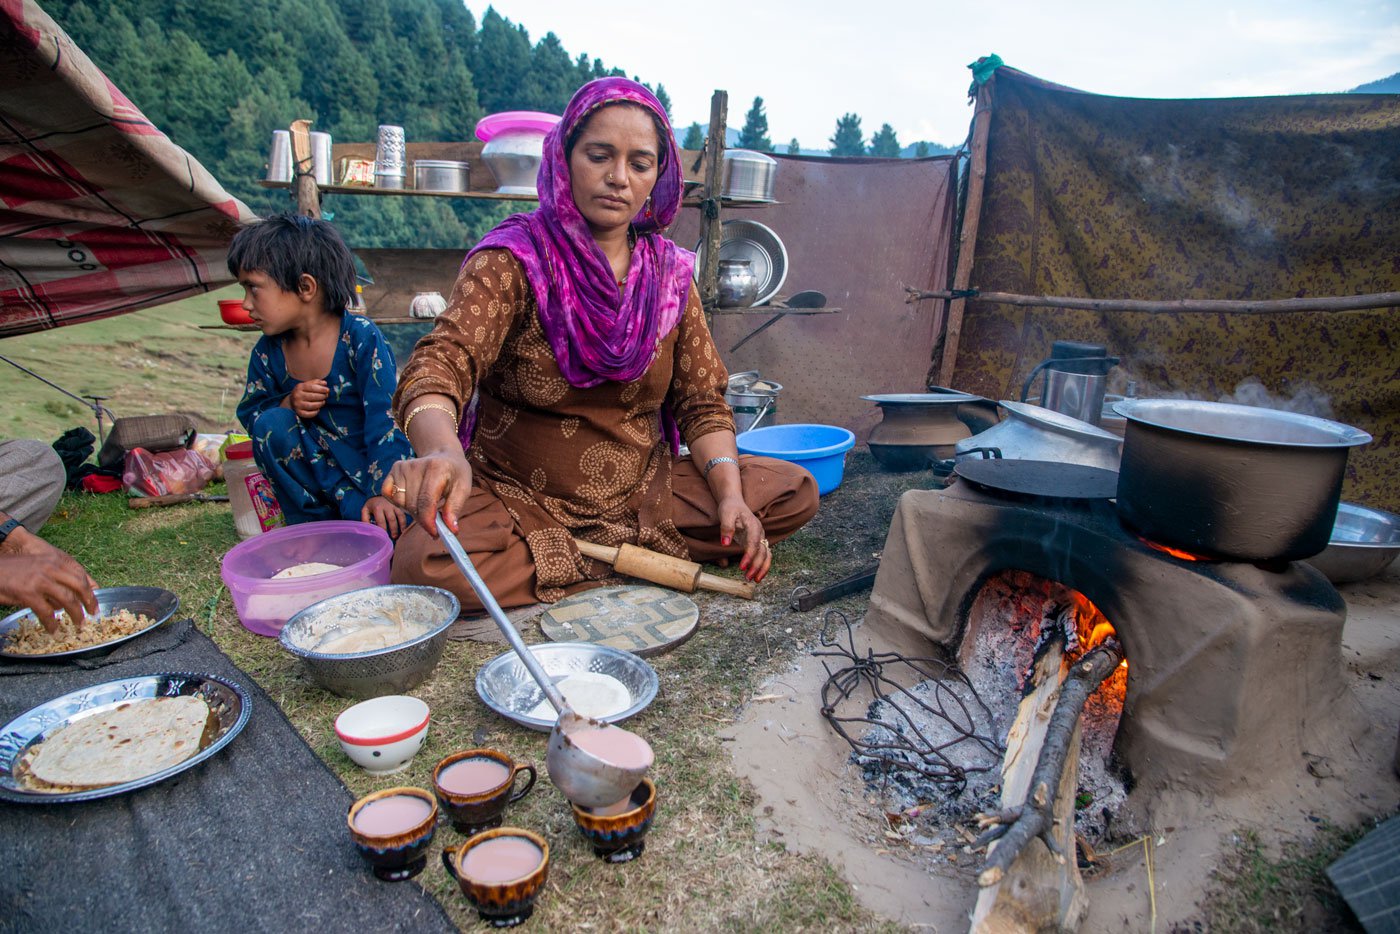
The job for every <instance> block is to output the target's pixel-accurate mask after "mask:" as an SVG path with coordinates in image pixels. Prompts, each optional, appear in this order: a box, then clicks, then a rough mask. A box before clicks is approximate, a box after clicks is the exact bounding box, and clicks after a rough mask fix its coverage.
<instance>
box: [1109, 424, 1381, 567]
mask: <svg viewBox="0 0 1400 934" xmlns="http://www.w3.org/2000/svg"><path fill="white" fill-rule="evenodd" d="M1114 410H1115V411H1117V412H1118V414H1120V415H1122V416H1123V417H1124V418H1125V419H1127V428H1126V431H1125V433H1124V438H1123V462H1122V466H1121V467H1120V469H1119V474H1118V516H1119V518H1120V519H1121V520H1122V521H1123V523H1124V524H1125V525H1127V526H1128V527H1130V528H1131V529H1133V530H1134V531H1136V532H1138V533H1139V534H1141V535H1142V536H1143V537H1145V538H1147V539H1149V540H1151V541H1153V542H1156V543H1158V544H1161V545H1168V546H1171V547H1173V548H1178V549H1182V550H1185V551H1188V552H1190V553H1191V554H1193V555H1199V556H1203V557H1208V558H1218V559H1226V560H1232V561H1254V562H1266V561H1295V560H1299V559H1302V558H1309V557H1312V556H1313V555H1315V554H1317V553H1318V552H1320V551H1322V549H1323V548H1325V547H1327V542H1328V539H1329V538H1330V537H1331V534H1332V525H1333V522H1334V521H1335V520H1336V516H1337V504H1338V502H1339V501H1340V499H1341V491H1342V475H1343V473H1344V472H1345V470H1346V464H1347V454H1348V452H1349V451H1350V450H1351V449H1352V448H1354V447H1357V446H1359V445H1363V444H1367V443H1369V442H1370V440H1371V436H1370V435H1369V434H1367V433H1366V432H1364V431H1361V430H1360V429H1358V428H1353V427H1351V426H1350V425H1343V424H1340V423H1338V422H1333V421H1328V420H1327V419H1323V418H1314V417H1312V416H1310V415H1299V414H1297V413H1294V412H1283V411H1279V410H1276V409H1264V408H1258V407H1256V406H1248V405H1233V404H1229V403H1223V402H1193V401H1189V400H1184V399H1137V400H1130V401H1125V402H1120V403H1118V404H1117V405H1115V406H1114Z"/></svg>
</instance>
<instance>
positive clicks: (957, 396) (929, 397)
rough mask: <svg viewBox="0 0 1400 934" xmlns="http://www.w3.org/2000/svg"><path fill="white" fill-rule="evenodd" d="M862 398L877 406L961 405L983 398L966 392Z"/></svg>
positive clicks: (894, 394) (902, 394) (883, 395)
mask: <svg viewBox="0 0 1400 934" xmlns="http://www.w3.org/2000/svg"><path fill="white" fill-rule="evenodd" d="M861 398H862V399H865V400H867V401H869V402H873V403H875V404H876V405H961V404H962V403H964V402H976V401H977V400H978V399H980V398H981V396H974V395H972V394H971V393H966V392H891V393H882V394H878V395H872V396H861Z"/></svg>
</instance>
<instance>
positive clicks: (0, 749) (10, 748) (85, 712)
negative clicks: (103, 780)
mask: <svg viewBox="0 0 1400 934" xmlns="http://www.w3.org/2000/svg"><path fill="white" fill-rule="evenodd" d="M186 694H194V695H199V696H201V697H202V698H203V699H204V702H205V703H207V704H208V705H209V708H210V709H211V710H213V711H214V714H215V716H216V717H218V720H219V729H218V731H217V733H216V734H215V736H214V739H213V741H212V742H210V744H209V745H208V746H205V747H204V748H203V749H201V750H200V751H199V752H197V753H195V754H194V755H193V756H190V757H189V758H188V759H186V760H185V761H183V762H180V763H177V764H175V765H172V766H171V767H170V768H168V769H162V770H161V771H159V772H154V773H152V774H150V775H146V776H143V777H141V778H138V779H133V780H132V781H129V782H121V783H120V784H116V785H104V786H103V787H101V788H87V789H84V790H82V791H62V792H44V791H34V790H31V789H28V788H25V787H23V786H22V785H21V784H20V782H19V779H18V778H17V777H16V776H15V770H16V768H17V767H18V766H19V763H20V759H22V758H23V756H24V754H25V753H26V752H28V751H29V748H30V747H31V746H33V745H35V744H36V743H41V742H43V741H44V740H45V739H47V738H49V737H50V736H52V735H53V734H54V733H57V732H58V731H59V730H61V729H63V728H64V727H66V726H68V725H69V724H70V723H74V722H76V721H78V720H81V719H83V718H84V717H90V716H93V715H94V714H98V713H102V712H105V711H107V710H111V709H112V708H114V707H116V706H118V705H120V704H128V703H131V702H132V701H139V700H142V699H146V698H156V697H178V696H181V695H186ZM252 710H253V704H252V700H251V699H250V698H249V697H248V692H247V691H245V690H244V689H243V688H242V687H241V686H239V685H237V684H234V683H233V682H232V681H225V680H224V679H222V678H217V677H215V676H213V675H203V674H190V673H188V672H170V673H164V674H155V675H142V676H140V677H136V678H122V679H120V680H117V681H108V682H106V683H105V684H99V685H96V686H94V687H88V688H83V689H81V690H78V691H73V692H72V693H71V694H65V695H63V696H62V697H58V698H55V699H54V700H51V701H49V702H48V703H45V704H40V705H39V706H37V707H32V708H30V709H29V710H27V711H25V712H24V713H22V714H20V715H19V716H18V717H15V718H14V719H13V720H11V721H10V722H9V723H7V724H5V725H4V726H3V727H0V798H3V799H4V800H6V801H14V802H18V803H21V804H56V803H62V802H69V801H91V800H93V799H95V798H107V797H110V796H112V795H119V794H124V793H125V792H128V791H134V790H135V789H137V788H144V787H146V786H147V785H154V784H156V783H157V782H163V781H165V780H166V779H167V778H170V777H172V776H174V775H178V774H180V773H181V772H183V771H185V770H186V769H190V768H193V767H194V766H196V765H198V764H199V763H201V762H203V761H204V760H205V759H208V758H209V757H210V756H212V755H214V754H215V753H217V752H218V751H219V750H220V749H223V748H224V747H225V746H227V745H228V744H229V743H231V742H232V741H233V738H234V737H235V736H237V735H238V734H239V732H241V731H242V729H243V727H244V726H245V725H246V724H247V723H248V717H249V716H250V715H251V714H252Z"/></svg>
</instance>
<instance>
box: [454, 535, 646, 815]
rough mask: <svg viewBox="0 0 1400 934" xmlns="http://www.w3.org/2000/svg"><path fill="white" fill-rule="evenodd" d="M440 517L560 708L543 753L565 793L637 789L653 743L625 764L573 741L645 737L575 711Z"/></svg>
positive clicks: (592, 802) (602, 799) (617, 795)
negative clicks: (603, 735) (600, 734)
mask: <svg viewBox="0 0 1400 934" xmlns="http://www.w3.org/2000/svg"><path fill="white" fill-rule="evenodd" d="M436 521H437V531H438V536H439V537H440V538H441V539H442V543H443V544H444V545H445V546H447V553H448V554H450V555H451V556H452V561H453V562H454V563H455V564H456V565H457V569H458V570H460V571H461V572H462V576H463V577H465V578H466V579H467V583H469V584H471V585H472V590H474V591H475V592H476V596H477V599H478V600H480V601H481V605H482V606H483V607H485V609H486V612H487V613H489V614H490V615H491V619H492V620H493V621H494V622H495V623H496V626H497V627H498V628H499V629H500V630H501V634H502V635H504V636H505V637H506V641H507V642H509V643H510V647H511V648H512V649H514V650H515V654H516V655H519V656H520V660H521V661H522V662H524V663H525V670H526V671H528V672H529V673H530V677H532V678H534V679H535V681H536V682H537V683H538V684H539V686H540V688H541V689H543V690H544V696H545V697H547V698H549V702H550V703H551V704H553V705H554V709H555V710H556V711H558V713H559V717H558V719H557V720H556V721H555V723H554V728H553V729H552V730H550V731H549V748H548V752H547V753H546V755H545V767H546V768H547V769H548V770H549V780H550V781H552V782H553V783H554V784H555V786H556V787H557V788H558V789H559V790H560V791H562V792H563V793H564V797H565V798H568V799H569V800H570V801H571V802H573V803H574V804H577V805H578V806H580V807H585V808H600V807H606V806H607V805H610V804H616V803H617V802H619V801H621V800H623V799H624V798H626V797H627V796H628V795H630V794H631V793H632V791H633V789H635V788H636V787H637V786H638V785H640V784H641V782H642V777H643V776H644V775H646V772H647V769H648V768H650V767H651V763H652V757H651V755H650V752H651V750H650V747H648V749H647V752H648V755H647V761H646V763H645V764H643V765H640V766H634V767H631V768H625V767H623V766H619V765H615V764H613V763H611V762H608V761H607V760H605V759H600V758H599V757H598V756H596V755H594V754H593V753H591V752H589V751H587V750H586V749H583V748H581V747H580V746H579V745H578V744H577V743H575V742H574V741H573V739H572V738H571V736H572V734H575V733H578V732H580V731H582V730H590V729H596V730H617V731H618V732H619V733H626V734H627V735H628V736H631V737H634V738H635V739H636V740H637V741H638V742H640V743H642V744H643V745H645V740H642V739H641V737H638V736H636V734H633V733H631V732H630V731H628V730H624V729H622V728H621V727H616V726H613V725H611V724H608V723H604V722H602V721H601V720H594V719H593V718H591V717H583V716H580V715H579V714H577V713H575V712H574V709H573V708H572V707H570V706H569V702H568V701H566V700H565V699H564V695H563V694H561V693H560V692H559V689H558V688H557V687H555V685H554V681H553V680H552V679H551V678H550V677H549V675H547V674H545V671H544V669H543V668H541V667H540V663H539V662H538V661H537V660H536V659H535V656H534V655H533V654H532V653H531V652H530V650H529V649H528V648H527V647H526V645H525V643H524V642H523V641H522V640H521V638H520V633H519V632H517V631H516V629H515V625H514V624H513V623H511V621H510V620H509V619H508V618H507V617H506V614H505V612H504V611H503V610H502V609H501V605H500V604H499V603H497V602H496V598H495V597H494V596H492V594H491V591H490V590H489V589H488V588H487V586H486V582H485V581H484V580H482V579H481V575H480V574H478V573H477V570H476V566H475V565H474V564H472V560H471V558H469V557H467V552H466V549H464V548H463V547H462V543H461V542H459V541H457V536H455V535H453V534H452V530H451V529H449V528H448V527H447V523H446V522H444V521H443V518H442V515H441V514H439V515H438V516H437V519H436Z"/></svg>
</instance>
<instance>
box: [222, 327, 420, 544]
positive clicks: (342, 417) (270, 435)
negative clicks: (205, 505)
mask: <svg viewBox="0 0 1400 934" xmlns="http://www.w3.org/2000/svg"><path fill="white" fill-rule="evenodd" d="M298 382H300V380H297V379H294V378H293V377H292V376H291V375H290V374H288V372H287V360H286V358H285V357H284V356H283V353H282V340H281V338H279V337H269V336H266V335H264V336H263V337H262V338H261V339H260V340H259V341H258V343H257V345H256V346H254V347H253V354H252V356H251V357H250V358H249V360H248V386H247V388H246V389H245V390H244V392H243V399H242V401H241V402H239V403H238V420H239V421H240V422H242V423H243V427H244V428H245V429H246V430H247V431H248V434H249V435H251V436H252V438H253V458H254V460H256V461H257V464H258V469H260V470H261V471H262V472H263V475H264V476H266V477H267V479H268V480H270V481H271V482H272V485H273V488H274V489H275V490H276V492H277V501H278V503H280V504H281V506H282V513H283V515H285V516H286V517H287V522H289V523H296V522H310V521H313V520H318V519H351V520H356V521H358V520H359V518H360V510H361V509H362V508H363V507H364V505H365V502H366V501H367V500H368V499H369V498H370V497H372V496H376V495H378V493H379V490H380V486H381V485H382V484H383V483H384V477H385V476H386V475H387V474H388V472H389V468H390V467H392V466H393V465H394V462H395V461H399V460H403V459H404V458H408V457H412V456H413V449H412V448H411V447H410V446H409V443H408V438H407V437H406V436H405V435H404V433H403V432H402V431H401V430H399V427H398V425H396V424H395V423H394V417H393V414H392V410H391V407H390V400H391V398H392V397H393V394H394V386H395V384H396V383H397V382H398V377H397V372H396V370H395V367H394V355H393V352H392V351H391V350H390V349H389V345H388V343H386V342H385V340H384V335H383V334H382V333H380V331H379V328H377V327H376V326H375V325H374V323H373V322H372V321H370V320H368V319H367V318H364V317H362V316H359V315H352V314H344V315H342V316H341V324H340V339H339V341H338V343H337V345H336V349H335V358H334V359H333V361H332V362H331V369H330V373H328V374H327V375H326V385H327V386H329V387H330V395H329V396H328V397H327V398H326V403H325V405H324V406H323V407H322V408H321V411H320V412H318V413H316V416H315V417H314V418H311V419H303V418H298V417H297V415H296V413H295V412H293V411H292V410H291V409H289V408H285V407H283V406H282V400H283V399H285V398H286V397H287V396H288V395H290V394H291V391H292V389H293V387H295V386H296V384H297V383H298Z"/></svg>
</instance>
